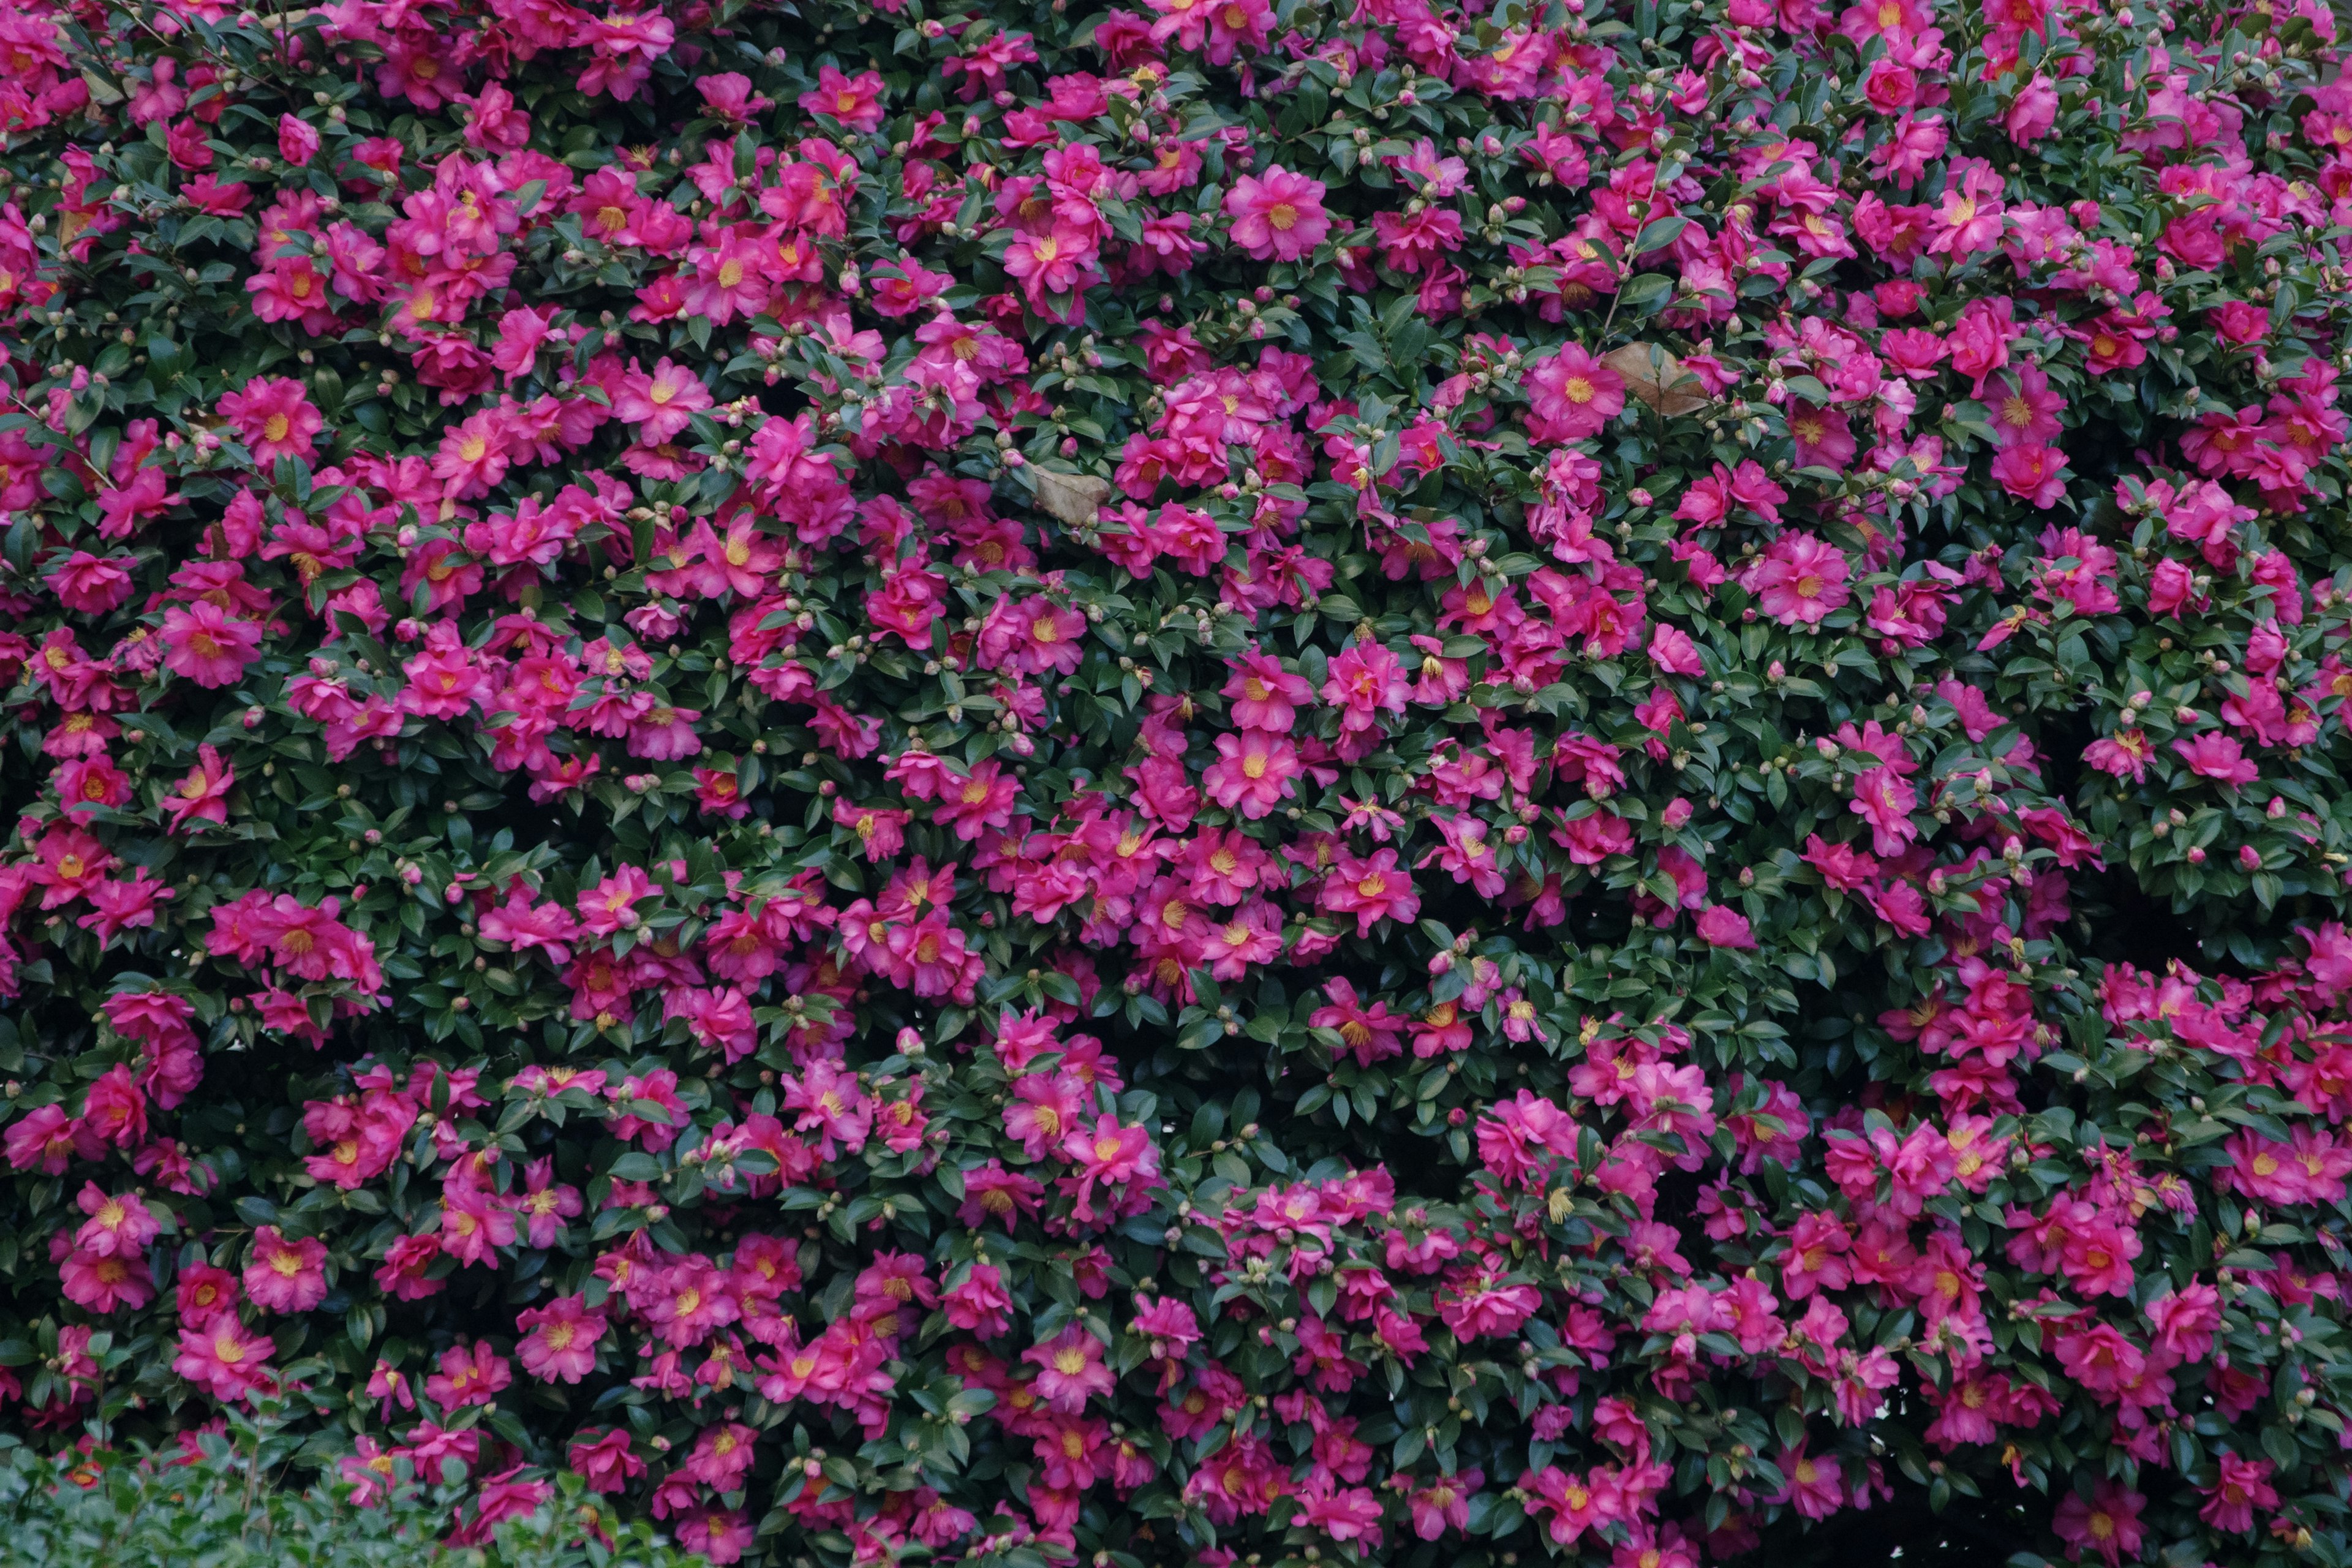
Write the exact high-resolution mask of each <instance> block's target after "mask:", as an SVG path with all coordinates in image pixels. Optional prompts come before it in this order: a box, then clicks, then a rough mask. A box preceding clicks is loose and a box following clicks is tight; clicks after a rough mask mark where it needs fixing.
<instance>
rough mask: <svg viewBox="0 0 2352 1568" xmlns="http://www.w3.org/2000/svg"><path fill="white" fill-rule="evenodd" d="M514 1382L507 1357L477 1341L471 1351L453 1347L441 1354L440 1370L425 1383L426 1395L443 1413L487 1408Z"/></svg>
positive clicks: (486, 1342) (456, 1346)
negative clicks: (476, 1407) (468, 1408)
mask: <svg viewBox="0 0 2352 1568" xmlns="http://www.w3.org/2000/svg"><path fill="white" fill-rule="evenodd" d="M513 1381H514V1373H512V1372H510V1371H509V1370H508V1368H507V1359H506V1357H504V1356H502V1355H500V1354H499V1353H498V1352H496V1351H494V1350H492V1349H491V1348H490V1346H489V1342H488V1341H487V1340H477V1341H476V1342H474V1347H473V1349H471V1350H467V1348H466V1347H465V1346H463V1345H452V1346H451V1347H450V1348H449V1349H447V1350H446V1351H443V1352H441V1363H440V1368H439V1370H438V1371H436V1372H435V1373H433V1374H432V1375H431V1376H429V1377H427V1378H426V1379H425V1394H428V1395H429V1396H430V1397H431V1398H432V1400H433V1402H434V1403H435V1404H436V1405H440V1406H441V1408H443V1409H444V1410H463V1409H465V1408H466V1407H467V1406H468V1405H488V1404H489V1403H490V1402H491V1401H492V1400H494V1399H496V1398H497V1397H498V1394H499V1390H500V1389H502V1388H504V1387H506V1386H507V1385H508V1384H510V1383H512V1382H513Z"/></svg>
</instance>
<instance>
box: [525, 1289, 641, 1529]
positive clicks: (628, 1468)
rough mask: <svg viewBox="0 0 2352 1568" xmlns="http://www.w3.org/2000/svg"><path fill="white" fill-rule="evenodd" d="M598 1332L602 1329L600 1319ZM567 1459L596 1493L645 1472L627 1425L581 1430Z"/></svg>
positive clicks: (565, 1457) (614, 1487)
mask: <svg viewBox="0 0 2352 1568" xmlns="http://www.w3.org/2000/svg"><path fill="white" fill-rule="evenodd" d="M524 1316H526V1317H527V1316H529V1314H528V1313H526V1314H524ZM518 1321H520V1320H518ZM598 1331H599V1332H602V1331H603V1324H602V1323H601V1322H600V1323H599V1324H598ZM564 1462H565V1463H566V1464H569V1465H570V1466H571V1467H572V1469H573V1470H575V1471H577V1472H578V1473H579V1474H580V1476H581V1477H582V1478H583V1479H585V1480H586V1481H587V1483H588V1489H589V1490H591V1491H595V1492H616V1491H619V1490H620V1489H622V1488H623V1487H625V1486H627V1485H628V1484H629V1481H630V1479H631V1478H633V1477H635V1476H641V1475H643V1474H645V1471H646V1462H645V1461H644V1460H643V1459H640V1458H637V1457H636V1455H635V1454H634V1453H632V1452H631V1451H630V1441H629V1434H628V1431H627V1429H626V1428H625V1427H615V1428H614V1429H613V1430H611V1431H609V1432H598V1431H596V1430H595V1429H594V1428H593V1427H592V1428H590V1429H589V1430H587V1431H585V1432H583V1433H581V1434H580V1436H577V1437H574V1438H573V1439H572V1447H571V1448H570V1449H569V1450H567V1451H566V1452H565V1454H564Z"/></svg>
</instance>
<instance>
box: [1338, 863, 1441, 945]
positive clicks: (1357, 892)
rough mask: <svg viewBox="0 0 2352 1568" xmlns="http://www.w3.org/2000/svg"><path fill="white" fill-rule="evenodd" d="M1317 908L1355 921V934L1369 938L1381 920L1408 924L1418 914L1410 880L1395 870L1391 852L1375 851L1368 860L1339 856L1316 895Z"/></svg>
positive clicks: (1396, 868)
mask: <svg viewBox="0 0 2352 1568" xmlns="http://www.w3.org/2000/svg"><path fill="white" fill-rule="evenodd" d="M1315 898H1316V905H1317V907H1318V908H1319V909H1323V910H1329V911H1330V912H1332V913H1334V914H1352V915H1354V916H1355V917H1356V934H1357V935H1358V936H1370V935H1371V934H1372V927H1373V926H1375V925H1377V924H1379V923H1380V922H1381V921H1382V920H1396V921H1410V920H1411V919H1412V918H1413V916H1414V915H1416V914H1418V913H1420V911H1421V899H1420V897H1419V896H1418V895H1417V894H1416V893H1415V892H1414V891H1413V886H1412V877H1411V876H1410V875H1408V874H1407V873H1406V872H1404V871H1403V870H1401V869H1400V868H1398V866H1397V852H1396V851H1395V850H1393V849H1375V850H1374V851H1372V853H1371V856H1370V858H1367V859H1361V860H1360V859H1358V858H1355V857H1354V856H1352V855H1349V854H1345V853H1342V854H1341V855H1340V856H1339V863H1338V865H1337V866H1335V867H1334V868H1332V870H1331V872H1330V874H1329V875H1328V877H1326V878H1325V879H1323V883H1322V886H1321V887H1320V888H1319V889H1317V891H1316V896H1315Z"/></svg>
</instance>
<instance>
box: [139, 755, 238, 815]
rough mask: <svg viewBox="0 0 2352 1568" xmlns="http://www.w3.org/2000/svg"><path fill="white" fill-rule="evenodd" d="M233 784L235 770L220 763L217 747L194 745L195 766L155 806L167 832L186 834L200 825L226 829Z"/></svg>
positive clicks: (234, 782) (234, 781)
mask: <svg viewBox="0 0 2352 1568" xmlns="http://www.w3.org/2000/svg"><path fill="white" fill-rule="evenodd" d="M232 784H236V769H234V768H232V767H230V766H229V765H228V764H227V763H225V762H223V761H222V760H221V754H220V752H219V750H218V749H217V748H215V746H213V745H211V744H210V743H209V742H208V743H206V744H204V745H200V746H198V747H197V748H196V765H195V766H194V767H193V768H190V769H189V770H188V773H187V776H186V777H184V778H183V779H181V781H180V782H179V783H178V784H175V785H173V787H172V788H171V789H170V790H169V791H167V792H166V793H165V794H164V795H163V799H162V801H161V802H159V803H158V804H159V805H161V806H162V808H163V815H164V816H165V817H166V818H168V819H169V821H168V826H169V830H170V831H172V832H173V833H186V832H189V831H191V825H192V824H195V823H204V822H211V823H216V824H219V825H221V826H227V823H228V792H229V786H230V785H232Z"/></svg>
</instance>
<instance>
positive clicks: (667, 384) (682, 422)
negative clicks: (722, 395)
mask: <svg viewBox="0 0 2352 1568" xmlns="http://www.w3.org/2000/svg"><path fill="white" fill-rule="evenodd" d="M709 406H710V392H709V389H708V388H707V387H705V386H704V385H703V384H702V382H701V379H700V378H699V377H698V376H697V375H696V374H694V372H692V371H691V370H688V368H686V367H685V366H683V365H678V364H673V363H670V361H669V360H667V359H664V360H663V361H662V362H661V363H658V364H656V365H655V366H654V368H653V374H650V375H648V374H646V373H645V372H644V371H642V370H632V371H630V372H629V374H626V375H625V376H623V377H622V378H621V385H620V390H619V391H618V393H616V394H615V395H614V398H613V416H614V418H616V419H623V420H626V421H627V422H629V423H630V424H632V425H635V426H636V427H637V438H638V439H639V440H640V441H643V442H644V443H645V444H646V445H647V446H649V447H650V446H657V445H659V444H660V443H662V442H664V441H667V440H670V439H671V438H673V437H676V436H677V434H678V433H679V432H681V431H683V430H684V429H685V428H686V427H687V426H688V424H689V423H691V422H692V420H693V417H694V416H695V415H696V414H698V413H699V412H700V411H701V410H703V409H705V408H708V407H709Z"/></svg>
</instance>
